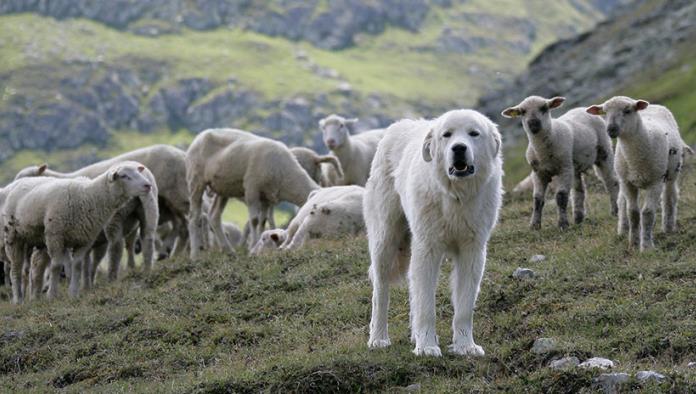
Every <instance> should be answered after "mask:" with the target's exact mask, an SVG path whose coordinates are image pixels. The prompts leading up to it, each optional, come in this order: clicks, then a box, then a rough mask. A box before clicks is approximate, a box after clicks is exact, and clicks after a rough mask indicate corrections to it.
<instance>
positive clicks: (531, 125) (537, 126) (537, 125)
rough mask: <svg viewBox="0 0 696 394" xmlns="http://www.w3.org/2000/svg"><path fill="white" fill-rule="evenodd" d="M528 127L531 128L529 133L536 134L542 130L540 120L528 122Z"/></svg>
mask: <svg viewBox="0 0 696 394" xmlns="http://www.w3.org/2000/svg"><path fill="white" fill-rule="evenodd" d="M527 125H528V126H529V131H531V132H532V133H533V134H536V133H538V132H539V131H540V130H541V121H540V120H539V119H530V120H529V121H528V122H527Z"/></svg>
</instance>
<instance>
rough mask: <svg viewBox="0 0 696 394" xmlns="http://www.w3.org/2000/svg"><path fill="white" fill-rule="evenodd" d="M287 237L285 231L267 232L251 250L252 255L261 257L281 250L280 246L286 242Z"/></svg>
mask: <svg viewBox="0 0 696 394" xmlns="http://www.w3.org/2000/svg"><path fill="white" fill-rule="evenodd" d="M286 237H287V234H286V232H285V230H282V229H275V230H266V231H264V232H263V233H262V234H261V238H259V240H258V242H256V245H254V247H253V249H251V254H253V255H259V254H262V253H264V252H266V251H270V250H276V249H278V248H280V245H281V244H282V243H283V242H285V238H286Z"/></svg>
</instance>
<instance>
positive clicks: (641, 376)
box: [636, 371, 666, 382]
mask: <svg viewBox="0 0 696 394" xmlns="http://www.w3.org/2000/svg"><path fill="white" fill-rule="evenodd" d="M665 378H666V376H665V375H663V374H661V373H657V372H655V371H639V372H638V373H637V374H636V379H638V380H639V381H641V382H646V381H648V380H655V381H657V382H660V381H662V380H664V379H665Z"/></svg>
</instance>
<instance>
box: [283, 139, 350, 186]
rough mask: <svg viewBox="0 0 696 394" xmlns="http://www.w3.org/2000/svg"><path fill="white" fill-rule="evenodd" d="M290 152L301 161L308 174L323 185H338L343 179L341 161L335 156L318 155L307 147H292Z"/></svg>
mask: <svg viewBox="0 0 696 394" xmlns="http://www.w3.org/2000/svg"><path fill="white" fill-rule="evenodd" d="M290 152H292V154H293V155H295V158H296V159H297V161H298V162H299V163H300V165H301V166H302V168H304V170H305V171H307V174H309V176H310V177H311V178H312V179H313V180H314V182H316V183H318V184H319V185H320V186H321V187H329V186H336V185H338V183H339V182H341V181H342V179H343V169H342V168H341V163H339V161H338V159H337V158H336V157H334V156H330V155H323V156H320V155H318V154H317V153H316V152H315V151H313V150H311V149H309V148H305V147H295V148H290Z"/></svg>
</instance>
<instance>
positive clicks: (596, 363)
mask: <svg viewBox="0 0 696 394" xmlns="http://www.w3.org/2000/svg"><path fill="white" fill-rule="evenodd" d="M579 367H580V368H588V369H589V368H601V369H610V368H614V362H613V361H611V360H609V359H607V358H602V357H592V358H590V359H588V360H585V361H584V362H583V363H582V364H580V365H579Z"/></svg>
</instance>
